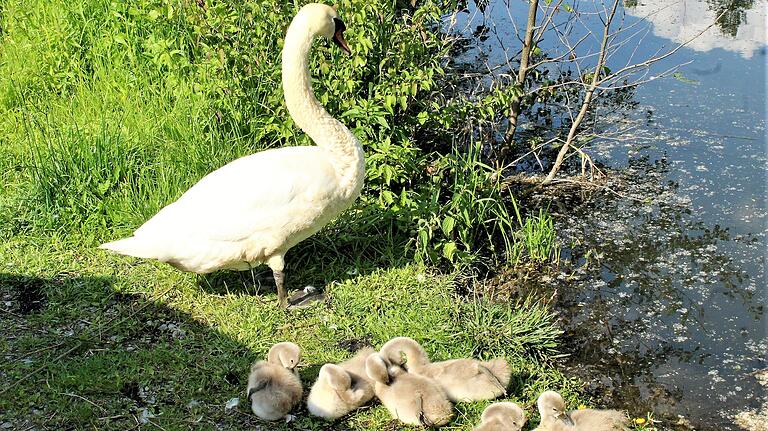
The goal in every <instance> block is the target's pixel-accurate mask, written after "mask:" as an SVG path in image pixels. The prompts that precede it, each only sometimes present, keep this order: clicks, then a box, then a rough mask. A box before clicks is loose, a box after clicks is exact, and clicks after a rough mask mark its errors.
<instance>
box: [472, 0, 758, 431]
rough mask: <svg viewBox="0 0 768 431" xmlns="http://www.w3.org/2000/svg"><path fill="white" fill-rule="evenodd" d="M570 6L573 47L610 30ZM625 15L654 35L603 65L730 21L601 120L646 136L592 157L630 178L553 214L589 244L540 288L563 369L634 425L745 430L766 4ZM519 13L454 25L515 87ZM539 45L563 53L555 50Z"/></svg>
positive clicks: (689, 4)
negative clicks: (672, 73)
mask: <svg viewBox="0 0 768 431" xmlns="http://www.w3.org/2000/svg"><path fill="white" fill-rule="evenodd" d="M569 3H572V4H573V9H574V10H576V11H577V13H581V16H580V18H581V20H580V22H583V23H584V25H585V26H586V27H587V30H584V29H578V28H574V29H573V32H572V34H571V37H573V38H574V39H575V40H577V39H579V38H580V37H582V35H584V34H586V33H585V32H588V31H591V32H595V33H597V34H599V33H600V27H601V23H600V22H599V20H598V19H597V17H596V16H595V15H594V14H590V13H589V12H590V11H594V10H595V9H601V8H602V6H600V3H599V2H591V1H590V2H588V1H580V2H579V1H575V2H569ZM624 3H625V5H626V8H625V9H624V10H623V14H624V15H622V18H623V21H622V22H623V25H625V26H631V25H633V24H636V23H637V24H638V27H639V26H642V25H644V24H643V23H642V22H639V20H640V19H641V18H646V20H647V21H646V22H647V26H648V29H649V32H648V34H647V35H646V36H644V37H642V36H641V37H638V39H637V40H636V41H635V42H634V43H632V44H631V45H627V46H626V47H625V48H624V51H620V52H618V53H616V55H614V56H613V57H611V59H610V62H609V64H608V66H609V67H615V66H616V65H623V64H624V63H625V62H626V61H641V60H642V59H643V58H644V57H643V56H646V57H645V58H647V57H650V56H653V55H654V54H656V53H658V52H664V51H666V50H668V49H669V48H670V47H672V46H674V45H675V44H678V43H681V42H684V41H686V40H687V39H690V38H691V37H693V36H694V35H696V34H697V33H698V32H700V31H701V30H702V29H703V28H705V27H707V26H708V25H709V24H711V23H712V22H713V21H714V20H715V18H716V17H717V16H719V15H721V14H722V13H723V12H724V11H725V12H726V13H725V14H723V16H722V18H721V19H720V21H719V23H718V26H717V27H713V28H711V29H710V30H709V31H708V32H707V33H705V34H704V35H703V36H701V37H700V38H699V39H697V40H695V41H694V42H692V44H691V45H690V46H689V47H688V48H685V49H682V50H680V51H679V52H678V53H677V54H676V55H675V56H674V58H670V59H666V60H664V61H663V62H660V63H659V64H657V65H656V66H657V67H658V68H659V69H661V70H665V69H666V68H669V67H672V66H674V65H676V64H683V63H687V62H691V63H690V64H687V65H685V66H684V67H683V68H682V69H681V70H680V74H678V75H676V77H667V78H664V79H656V80H652V81H651V82H648V83H646V84H644V85H643V86H641V87H639V88H638V89H637V90H636V92H632V93H628V94H627V97H628V98H629V99H632V101H633V102H634V103H626V104H623V107H624V108H626V109H627V112H624V113H622V114H620V115H619V114H618V113H615V114H614V116H615V117H619V116H621V118H620V119H615V118H614V117H608V115H610V113H609V112H606V111H608V109H603V108H601V110H600V112H599V115H597V116H596V117H597V118H602V119H603V121H604V122H606V123H609V124H610V123H612V122H613V123H616V124H618V123H619V122H624V121H633V122H635V124H636V125H637V126H638V127H637V128H634V129H633V133H632V134H631V135H627V136H625V137H624V139H622V140H618V141H602V142H600V141H599V140H598V141H596V143H595V145H594V146H593V147H592V148H590V150H589V151H591V152H592V154H593V155H595V156H596V158H597V159H598V160H599V161H601V162H602V163H605V164H607V165H609V166H612V167H614V168H616V169H617V170H618V171H620V172H621V171H623V173H622V174H621V175H620V176H618V177H617V178H615V179H614V181H615V182H614V183H612V184H610V188H611V190H613V192H609V191H606V190H603V192H602V193H597V195H593V196H592V197H591V198H590V199H588V200H587V202H588V203H586V204H582V206H580V207H579V208H576V209H574V208H573V206H570V205H571V204H570V203H565V202H557V201H555V202H552V205H551V207H552V208H557V207H566V208H567V210H565V211H559V214H558V220H559V223H558V226H559V227H558V229H559V230H560V231H559V234H560V235H561V238H562V240H563V244H564V245H566V246H567V245H568V244H571V242H572V241H580V242H581V244H580V245H579V246H578V247H575V248H574V249H573V259H574V260H575V261H576V262H577V263H578V264H584V263H586V262H589V263H590V264H589V265H586V266H585V267H584V269H582V270H580V271H578V272H577V273H576V274H563V275H562V276H561V277H560V278H559V279H553V280H549V281H548V282H545V283H544V288H545V289H548V290H552V289H553V288H556V289H557V291H558V292H560V297H559V298H560V302H559V306H560V310H561V312H562V313H563V316H564V319H563V320H564V322H566V330H567V335H568V336H569V337H568V338H567V342H568V343H569V346H568V347H569V351H571V352H573V353H574V354H573V356H572V357H571V359H570V360H568V361H567V363H565V364H564V366H565V367H566V368H567V369H568V370H569V371H570V372H571V373H572V374H574V375H578V376H580V377H581V378H583V379H585V380H586V381H588V382H590V389H591V390H592V392H593V393H594V394H595V395H596V396H597V397H598V398H599V397H605V398H604V399H602V403H601V404H602V405H609V406H615V407H619V408H626V409H628V410H630V411H631V412H632V413H633V414H636V415H640V414H642V413H644V412H645V411H653V412H655V413H656V415H657V417H662V418H664V419H665V422H664V426H663V427H662V429H668V428H669V427H673V425H674V424H675V423H677V422H680V426H674V428H675V429H677V428H680V429H686V428H685V424H686V423H688V424H691V425H693V426H694V427H695V429H697V430H705V431H709V430H712V431H714V430H718V431H723V430H738V429H739V428H738V427H737V426H736V425H735V424H734V421H733V416H734V415H735V414H736V413H737V412H739V411H742V410H744V409H745V408H750V407H752V408H755V407H758V405H759V402H760V401H761V400H763V399H765V398H766V397H765V395H766V394H765V389H764V388H762V387H761V386H759V385H758V384H757V383H756V379H755V373H756V372H758V370H761V369H765V368H766V367H768V363H767V362H766V356H765V355H766V352H767V351H768V338H767V337H766V325H767V324H768V318H767V317H766V313H765V304H766V300H768V292H766V273H765V266H766V262H765V256H764V253H765V250H766V221H767V220H768V216H767V215H766V213H767V211H766V201H765V199H766V182H765V175H766V171H768V169H767V168H768V165H767V164H766V163H767V161H766V153H765V145H766V142H765V131H766V129H765V125H766V124H765V123H766V120H765V118H766V117H765V115H766V107H765V102H766V100H765V76H766V75H765V73H766V49H765V47H766V44H767V42H768V41H767V40H766V19H767V17H766V14H767V13H768V12H767V9H768V0H698V1H695V0H682V1H672V2H666V1H663V0H639V1H634V2H633V1H629V0H627V1H625V2H624ZM526 10H527V3H526V2H524V1H521V0H518V1H515V0H491V1H490V2H488V3H485V2H483V8H482V10H481V9H479V8H470V10H469V11H468V13H466V14H464V15H463V16H461V17H459V19H458V20H457V22H458V26H457V27H458V28H459V29H464V32H463V34H464V35H465V36H467V37H468V38H469V39H470V42H469V46H474V47H475V49H474V51H472V52H469V53H467V54H465V56H464V57H463V58H461V57H460V60H462V59H463V60H465V62H466V63H470V64H471V63H473V62H474V63H476V66H477V67H476V69H478V70H479V69H482V67H480V66H481V65H482V63H483V62H487V63H488V66H489V67H488V68H490V69H494V67H495V66H500V67H499V68H497V69H494V70H495V72H494V73H496V74H497V76H498V75H500V74H503V73H508V74H514V70H509V69H504V68H503V67H504V65H507V67H509V64H510V63H509V61H508V60H509V59H513V61H512V63H511V64H512V67H513V68H514V67H516V64H515V63H514V59H515V58H516V57H517V55H518V53H519V50H520V35H521V34H522V32H523V31H524V28H522V26H523V25H524V23H525V13H526ZM579 11H581V12H579ZM559 14H562V16H556V17H555V21H556V22H564V21H567V16H565V15H566V12H564V11H563V12H559ZM556 15H557V14H556ZM590 20H591V21H590ZM513 23H514V24H516V25H517V26H515V25H513ZM636 28H637V27H636ZM480 30H482V31H480ZM638 34H639V35H642V34H643V33H638ZM540 46H541V47H542V49H545V50H546V51H548V52H549V51H552V52H558V50H560V51H562V46H559V42H558V39H557V38H556V37H545V38H544V40H543V41H542V43H541V45H540ZM589 49H592V50H594V46H592V47H587V46H584V45H582V46H580V47H579V50H580V51H579V54H580V55H583V54H584V53H585V52H589ZM593 52H594V51H593ZM633 55H634V57H633ZM611 62H612V63H611ZM635 104H638V106H635ZM604 108H605V107H604ZM614 120H615V121H614ZM526 121H528V122H531V120H530V118H526ZM614 192H616V193H619V194H618V195H617V194H616V193H614ZM556 213H558V212H557V211H556ZM678 416H682V417H683V418H682V419H679V420H678Z"/></svg>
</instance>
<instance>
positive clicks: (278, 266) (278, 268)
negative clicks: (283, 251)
mask: <svg viewBox="0 0 768 431" xmlns="http://www.w3.org/2000/svg"><path fill="white" fill-rule="evenodd" d="M267 265H268V266H269V267H270V269H272V276H273V277H274V278H275V285H277V304H278V305H279V306H280V308H286V307H288V295H286V294H285V283H284V282H285V274H283V267H285V260H283V256H282V255H275V256H272V257H271V258H270V259H269V260H268V261H267Z"/></svg>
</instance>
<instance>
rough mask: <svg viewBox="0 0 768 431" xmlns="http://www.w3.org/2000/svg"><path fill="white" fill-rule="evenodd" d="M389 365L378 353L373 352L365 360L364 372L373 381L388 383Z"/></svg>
mask: <svg viewBox="0 0 768 431" xmlns="http://www.w3.org/2000/svg"><path fill="white" fill-rule="evenodd" d="M389 366H390V364H389V363H387V361H386V360H384V358H382V357H381V355H380V354H378V353H373V354H371V355H370V356H368V358H367V359H366V360H365V373H366V374H368V377H369V378H370V379H371V380H373V381H374V382H378V383H382V384H385V385H386V384H389Z"/></svg>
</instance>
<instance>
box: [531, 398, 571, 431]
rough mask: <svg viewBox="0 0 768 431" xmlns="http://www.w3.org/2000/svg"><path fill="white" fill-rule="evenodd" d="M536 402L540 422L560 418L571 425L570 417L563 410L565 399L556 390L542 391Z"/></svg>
mask: <svg viewBox="0 0 768 431" xmlns="http://www.w3.org/2000/svg"><path fill="white" fill-rule="evenodd" d="M536 404H537V405H538V406H539V414H540V415H541V421H542V422H551V421H558V420H561V421H564V422H565V423H567V424H569V425H573V421H572V420H571V417H570V416H568V414H567V413H566V412H565V400H563V397H562V396H561V395H560V394H558V393H557V392H555V391H546V392H544V393H542V394H541V395H539V400H538V401H537V402H536Z"/></svg>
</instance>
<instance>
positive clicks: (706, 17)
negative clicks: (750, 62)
mask: <svg viewBox="0 0 768 431" xmlns="http://www.w3.org/2000/svg"><path fill="white" fill-rule="evenodd" d="M626 13H627V14H628V15H630V16H634V17H637V18H645V19H647V20H648V21H649V22H651V23H652V24H653V34H655V35H656V36H658V37H662V38H664V39H668V40H671V41H673V42H675V43H683V42H686V41H688V40H689V39H691V38H693V37H694V36H696V35H697V34H698V33H699V32H701V31H702V30H703V29H704V28H706V27H707V26H708V25H710V24H711V23H712V22H714V21H715V19H716V18H717V17H718V16H721V15H722V16H721V18H720V20H718V29H711V30H709V31H707V32H706V33H704V34H703V35H701V36H700V37H698V38H696V40H694V41H692V42H691V43H690V44H689V45H688V46H689V47H690V48H692V49H694V50H696V51H710V50H712V49H714V48H722V49H725V50H728V51H733V52H738V53H739V54H741V55H742V56H743V57H745V58H752V56H753V55H754V53H755V51H757V50H761V49H763V48H764V47H765V45H766V19H768V1H767V0H707V1H706V2H704V1H701V0H678V1H672V2H670V1H668V0H643V1H641V2H636V4H635V5H634V6H632V7H628V8H627V9H626Z"/></svg>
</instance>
